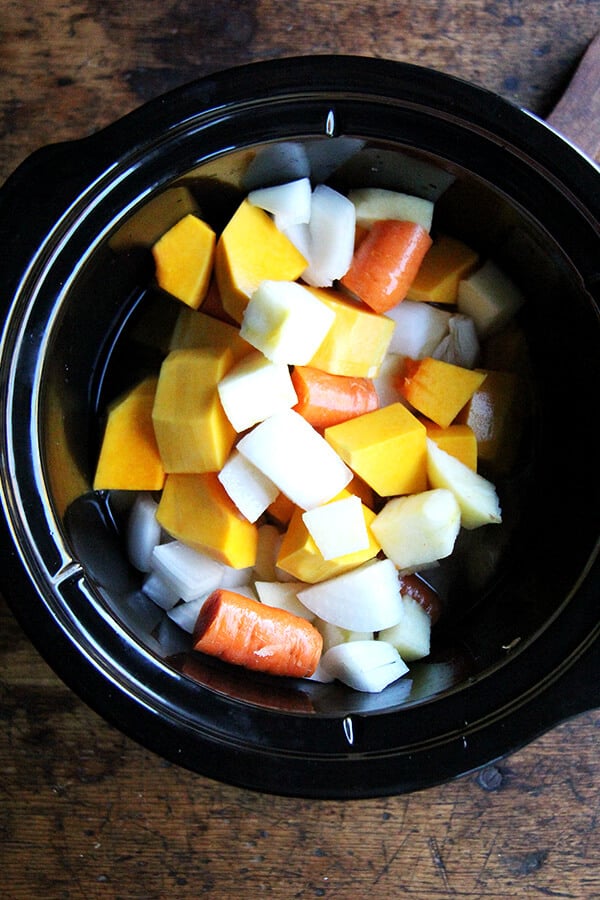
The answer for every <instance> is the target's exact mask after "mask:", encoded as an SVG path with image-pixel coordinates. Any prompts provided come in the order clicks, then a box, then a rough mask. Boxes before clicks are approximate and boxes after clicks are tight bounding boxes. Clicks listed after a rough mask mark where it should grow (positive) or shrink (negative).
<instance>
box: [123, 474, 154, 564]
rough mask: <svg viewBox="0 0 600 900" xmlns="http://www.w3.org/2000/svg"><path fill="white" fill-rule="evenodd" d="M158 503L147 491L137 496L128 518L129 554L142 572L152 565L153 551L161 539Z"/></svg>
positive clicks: (131, 561)
mask: <svg viewBox="0 0 600 900" xmlns="http://www.w3.org/2000/svg"><path fill="white" fill-rule="evenodd" d="M157 509H158V504H157V503H156V501H155V500H154V498H153V497H152V495H151V494H150V493H148V492H147V491H141V492H140V493H139V494H138V495H137V496H136V498H135V500H134V502H133V506H132V507H131V511H130V513H129V518H128V520H127V555H128V558H129V561H130V563H131V565H132V566H135V568H136V569H139V571H140V572H149V571H150V569H151V567H152V562H151V560H152V551H153V550H154V548H155V547H156V545H157V544H159V543H160V540H161V527H160V525H159V524H158V522H157V521H156V510H157Z"/></svg>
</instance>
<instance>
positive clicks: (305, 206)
mask: <svg viewBox="0 0 600 900" xmlns="http://www.w3.org/2000/svg"><path fill="white" fill-rule="evenodd" d="M248 202H249V203H251V204H252V205H253V206H260V208H261V209H265V210H267V212H270V213H272V214H273V217H274V219H275V225H276V226H277V228H278V229H279V230H280V231H284V230H285V229H286V228H287V227H289V226H290V225H300V224H302V223H304V224H306V223H308V221H309V220H310V206H311V187H310V178H297V179H295V180H294V181H287V182H286V183H285V184H275V185H273V186H272V187H265V188H256V189H255V190H253V191H250V193H249V194H248Z"/></svg>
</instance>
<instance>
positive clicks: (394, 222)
mask: <svg viewBox="0 0 600 900" xmlns="http://www.w3.org/2000/svg"><path fill="white" fill-rule="evenodd" d="M431 244H432V240H431V237H430V236H429V233H428V232H427V231H426V230H425V228H423V226H422V225H419V224H418V223H417V222H405V221H401V220H398V219H381V220H380V221H378V222H375V223H374V224H373V227H372V228H371V230H370V232H369V234H368V235H367V236H366V237H365V238H364V239H363V240H362V241H361V242H360V244H359V245H358V247H357V249H356V251H355V253H354V257H353V259H352V263H351V264H350V268H349V269H348V271H347V272H346V274H345V275H344V277H343V278H342V279H341V283H342V284H343V285H344V287H345V288H347V290H349V291H351V292H352V293H353V294H355V295H356V296H357V297H358V298H359V299H360V300H362V301H363V303H366V304H367V306H370V307H371V309H373V310H375V312H378V313H384V312H387V310H389V309H391V308H392V307H393V306H396V304H397V303H400V301H401V300H404V298H405V297H406V294H407V293H408V289H409V287H410V286H411V284H412V282H413V281H414V278H415V276H416V274H417V272H418V271H419V267H420V265H421V263H422V261H423V257H424V256H425V254H426V253H427V251H428V250H429V248H430V247H431Z"/></svg>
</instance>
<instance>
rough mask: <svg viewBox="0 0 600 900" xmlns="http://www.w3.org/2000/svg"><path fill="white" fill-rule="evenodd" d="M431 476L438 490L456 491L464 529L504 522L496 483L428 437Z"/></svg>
mask: <svg viewBox="0 0 600 900" xmlns="http://www.w3.org/2000/svg"><path fill="white" fill-rule="evenodd" d="M427 476H428V478H429V482H430V484H431V485H433V486H434V487H435V488H440V489H446V490H449V491H451V492H452V494H453V495H454V497H455V498H456V500H457V503H458V505H459V507H460V521H461V525H462V527H463V528H467V529H469V530H472V529H473V528H479V527H480V526H481V525H489V524H497V523H499V522H501V521H502V512H501V509H500V503H499V500H498V495H497V493H496V488H495V487H494V485H493V484H492V482H491V481H488V480H487V478H484V477H483V476H482V475H479V474H478V473H477V472H473V470H472V469H470V468H469V467H468V466H466V465H465V464H464V463H462V462H461V461H460V460H459V459H456V457H454V456H451V455H450V454H449V453H446V451H445V450H442V449H441V448H440V447H438V446H437V444H436V443H435V442H434V441H432V440H431V439H430V438H427ZM374 524H375V523H374ZM382 547H383V544H382ZM384 549H385V548H384Z"/></svg>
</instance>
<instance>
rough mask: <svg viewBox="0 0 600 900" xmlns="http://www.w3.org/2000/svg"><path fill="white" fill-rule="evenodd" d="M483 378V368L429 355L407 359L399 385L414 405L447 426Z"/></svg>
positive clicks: (441, 425) (430, 417) (436, 421)
mask: <svg viewBox="0 0 600 900" xmlns="http://www.w3.org/2000/svg"><path fill="white" fill-rule="evenodd" d="M484 380H485V373H484V372H476V371H473V370H472V369H465V368H463V367H462V366H455V365H454V364H453V363H447V362H444V361H443V360H440V359H433V358H432V357H431V356H426V357H425V358H424V359H418V360H416V359H407V360H405V363H404V376H403V379H402V382H401V384H400V385H399V387H400V390H401V392H402V394H403V396H404V397H405V398H406V399H407V400H408V402H409V403H410V404H411V406H413V407H414V408H415V409H416V410H418V411H419V412H420V413H422V414H423V415H424V416H427V418H428V419H431V420H432V422H435V423H436V425H439V426H440V427H441V428H447V427H448V425H450V423H451V422H453V421H454V419H455V418H456V416H457V415H458V413H459V412H460V411H461V409H462V408H463V406H464V405H465V403H467V402H468V401H469V400H470V398H471V396H472V395H473V394H474V393H475V391H476V390H477V388H478V387H479V386H480V385H481V384H482V383H483V381H484Z"/></svg>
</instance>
